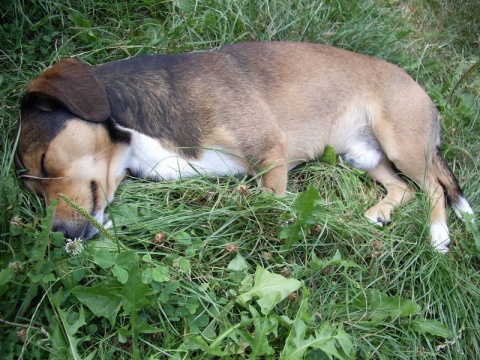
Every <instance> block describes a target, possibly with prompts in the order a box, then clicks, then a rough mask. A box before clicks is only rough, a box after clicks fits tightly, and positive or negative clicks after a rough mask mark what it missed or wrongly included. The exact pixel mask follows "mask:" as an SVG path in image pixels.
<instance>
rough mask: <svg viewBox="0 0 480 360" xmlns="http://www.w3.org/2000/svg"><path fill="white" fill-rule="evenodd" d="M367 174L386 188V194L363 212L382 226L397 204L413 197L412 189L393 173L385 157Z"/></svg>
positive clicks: (387, 220)
mask: <svg viewBox="0 0 480 360" xmlns="http://www.w3.org/2000/svg"><path fill="white" fill-rule="evenodd" d="M368 174H369V175H370V176H371V177H372V179H373V180H375V181H378V182H379V183H381V184H382V185H383V186H384V187H385V189H386V190H387V195H386V196H385V197H384V198H383V199H382V200H381V201H380V202H379V203H378V204H376V205H375V206H373V207H372V208H370V209H369V210H368V211H367V212H366V213H365V216H366V217H367V218H368V219H370V220H371V221H373V222H374V223H375V224H377V225H380V226H382V225H385V224H386V223H388V222H389V221H390V219H391V213H392V211H393V210H394V209H395V208H396V207H397V206H398V205H400V204H401V203H406V202H407V201H409V200H411V199H412V198H413V194H414V190H413V189H412V188H411V187H410V186H409V185H408V184H407V182H406V181H405V180H403V179H402V178H401V177H399V176H398V175H397V174H396V173H395V171H394V169H393V167H392V165H391V163H390V162H389V161H388V160H387V159H385V158H383V159H382V160H381V161H380V162H379V163H378V165H377V166H376V167H374V168H373V169H370V170H368Z"/></svg>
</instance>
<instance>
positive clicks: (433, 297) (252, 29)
mask: <svg viewBox="0 0 480 360" xmlns="http://www.w3.org/2000/svg"><path fill="white" fill-rule="evenodd" d="M477 7H478V3H477V1H476V0H464V1H457V2H453V1H451V2H445V1H439V0H429V1H417V0H408V1H386V0H385V1H361V2H360V1H348V0H347V1H339V0H337V1H334V0H326V1H313V0H298V1H275V0H260V1H253V0H208V1H194V0H179V1H156V0H132V1H114V0H100V1H93V0H88V1H75V0H66V1H53V0H36V1H30V2H27V1H20V0H19V1H15V2H3V3H2V4H1V5H0V16H1V17H2V25H1V27H0V44H1V47H0V119H1V127H2V132H1V134H0V161H1V167H0V172H1V178H0V181H1V187H0V300H1V301H0V358H2V359H14V358H15V359H16V358H24V359H46V358H51V359H57V358H58V359H66V358H68V359H70V358H74V359H80V358H86V359H112V358H115V359H117V358H120V359H131V358H142V359H169V358H175V359H219V358H222V359H223V358H225V359H249V358H250V359H254V358H259V359H279V358H282V359H297V358H298V359H300V358H306V359H326V358H329V357H330V358H331V357H332V356H333V357H337V358H342V359H348V358H352V357H354V358H358V359H437V358H439V359H474V358H477V357H478V354H479V353H480V305H479V304H480V288H479V283H480V273H479V270H480V262H479V257H478V256H479V252H478V249H477V248H476V247H475V241H480V239H479V236H478V232H477V233H476V232H475V231H476V229H475V228H472V227H466V226H465V224H463V223H462V222H461V221H459V220H457V219H455V218H454V216H453V213H452V212H451V211H449V222H450V225H451V226H450V230H451V233H452V239H453V248H452V250H451V251H450V253H449V254H448V255H439V254H437V253H435V252H434V251H433V250H432V248H431V246H430V245H429V233H428V225H427V224H428V218H429V214H428V211H429V209H428V204H427V201H426V199H425V197H424V196H423V195H422V194H418V196H417V197H416V199H415V200H414V201H412V202H410V203H408V204H406V205H404V206H402V207H401V208H399V209H398V210H397V211H396V212H395V214H394V217H393V222H392V224H390V225H389V226H387V227H386V228H382V229H379V228H376V227H374V226H372V225H370V224H368V223H367V222H366V221H365V219H364V218H363V215H362V214H363V212H364V211H365V210H366V209H367V208H368V207H369V206H371V205H373V204H374V203H375V201H377V200H378V198H379V197H380V196H381V195H382V190H381V189H379V188H378V187H377V186H375V184H373V182H372V181H371V180H370V179H368V177H367V176H366V175H365V174H364V173H362V172H359V171H356V170H354V169H351V168H350V167H348V166H346V165H345V164H343V163H342V162H341V161H340V160H338V161H337V163H336V164H330V165H329V164H327V163H324V162H322V161H318V162H311V163H309V164H306V165H304V166H301V167H299V168H297V169H295V170H294V171H293V172H292V174H291V177H290V180H289V187H288V194H287V195H285V196H283V197H277V196H273V195H272V194H266V193H262V192H260V191H258V190H257V189H256V187H255V184H254V181H252V180H250V179H237V178H228V177H226V178H220V179H216V178H203V177H198V178H193V179H184V180H181V181H175V182H168V183H152V182H145V181H140V180H135V179H129V180H127V181H125V182H124V183H123V184H122V185H121V187H120V189H119V191H118V193H117V198H116V201H115V202H114V203H113V204H112V205H111V206H110V208H109V209H108V212H109V214H110V216H111V217H112V219H113V220H114V222H115V228H114V229H109V230H108V231H109V232H110V235H109V236H107V235H101V236H98V237H96V238H95V239H93V240H91V241H89V242H87V243H86V244H84V249H83V251H81V253H80V254H78V255H73V254H71V253H67V252H66V251H65V249H64V244H65V239H64V238H63V236H61V235H60V234H50V231H49V224H50V222H51V211H52V209H51V208H50V209H45V207H44V205H43V203H42V201H41V199H38V198H37V197H36V196H34V195H32V194H30V193H27V192H26V191H25V190H24V189H23V188H22V186H21V184H20V182H19V181H18V178H17V177H16V174H15V171H14V168H13V148H14V145H15V142H16V133H15V126H16V124H17V121H18V107H19V101H20V98H21V95H22V91H23V90H24V88H25V85H26V84H27V82H28V81H29V80H30V79H32V78H33V77H34V76H36V75H37V74H38V73H39V72H41V71H42V70H44V69H45V68H47V67H48V66H50V65H51V64H53V63H54V62H56V61H58V60H59V59H61V58H63V57H67V56H73V55H75V56H79V57H80V58H82V59H84V60H86V61H87V62H89V63H90V64H92V65H93V64H99V63H102V62H106V61H112V60H116V59H121V58H125V57H129V56H135V55H140V54H155V53H179V52H183V51H191V50H202V49H207V48H213V47H217V46H220V45H224V44H230V43H234V42H244V41H278V40H285V41H311V42H318V43H326V44H330V45H335V46H339V47H342V48H345V49H349V50H353V51H357V52H360V53H363V54H368V55H372V56H376V57H379V58H382V59H385V60H388V61H391V62H393V63H396V64H397V65H399V66H400V67H402V68H404V69H405V70H406V71H407V72H408V73H409V74H411V75H412V76H413V77H414V78H415V79H416V80H418V81H419V83H420V84H421V85H422V86H424V87H425V89H426V90H427V92H428V93H429V94H430V95H431V96H432V98H433V99H434V101H435V102H436V103H437V105H438V107H439V109H440V110H441V112H442V115H443V118H444V120H443V122H442V130H443V139H444V144H443V147H442V151H443V153H444V154H445V157H446V159H447V161H448V163H449V164H450V165H451V166H452V168H453V170H454V172H455V173H456V174H457V176H458V178H459V180H460V182H461V184H462V186H463V188H464V192H465V194H466V196H467V198H468V199H469V201H470V203H471V204H472V206H473V208H474V210H476V212H478V211H479V210H480V208H479V204H480V191H479V188H480V181H479V177H478V165H477V164H478V163H479V162H480V150H479V149H480V146H479V140H478V138H479V136H478V135H479V111H480V110H479V109H480V107H479V104H480V90H479V89H480V75H479V73H478V61H479V58H480V51H479V48H480V46H479V45H480V44H479V37H478V34H479V33H480V31H479V24H480V19H479V15H478V9H477ZM469 69H473V70H472V71H469ZM240 186H242V188H241V189H245V188H243V186H246V189H247V192H246V193H245V192H242V191H239V187H240ZM265 283H267V284H269V285H271V286H273V287H275V288H276V290H278V291H277V292H272V291H265V290H266V289H265V288H264V285H265ZM291 293H292V294H293V295H292V294H291ZM272 294H273V295H275V294H276V295H277V297H276V298H275V297H274V296H273V297H272V296H269V295H272ZM257 300H259V301H257ZM300 349H303V350H305V351H304V352H302V351H300Z"/></svg>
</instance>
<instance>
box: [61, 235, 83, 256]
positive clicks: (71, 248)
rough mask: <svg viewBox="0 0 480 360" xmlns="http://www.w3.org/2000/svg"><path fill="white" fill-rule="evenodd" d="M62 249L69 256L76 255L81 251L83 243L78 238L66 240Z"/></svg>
mask: <svg viewBox="0 0 480 360" xmlns="http://www.w3.org/2000/svg"><path fill="white" fill-rule="evenodd" d="M64 249H65V252H67V253H69V254H73V255H78V254H80V253H81V252H82V250H83V241H82V239H80V238H75V239H73V240H72V239H67V242H66V243H65V247H64Z"/></svg>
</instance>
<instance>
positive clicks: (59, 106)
mask: <svg viewBox="0 0 480 360" xmlns="http://www.w3.org/2000/svg"><path fill="white" fill-rule="evenodd" d="M110 114H111V111H110V102H109V99H108V94H107V91H106V89H105V86H104V85H103V83H102V82H101V81H100V80H99V79H98V78H97V77H96V76H95V74H94V73H93V72H92V70H91V68H90V67H89V66H88V65H86V64H84V63H82V62H81V61H80V60H78V59H74V58H70V59H65V60H62V61H61V62H59V63H57V64H56V65H54V66H53V67H52V68H50V69H48V70H46V71H45V72H43V73H42V74H41V75H40V76H39V77H37V78H36V79H34V80H32V81H31V82H30V84H29V85H28V87H27V91H26V94H25V96H24V98H23V100H22V104H21V120H20V128H19V131H20V134H19V141H18V147H17V153H16V159H17V167H18V168H20V169H21V170H23V171H22V172H21V175H20V176H21V178H22V180H24V182H25V184H26V186H27V187H28V188H29V189H31V190H32V191H35V192H36V193H37V194H39V195H41V196H43V197H44V198H45V200H46V202H47V204H48V203H50V202H51V201H52V200H58V204H57V206H56V208H55V213H54V219H53V226H52V230H53V231H60V232H62V233H64V234H65V236H66V237H67V238H83V239H89V238H91V237H92V236H93V235H95V234H96V233H97V229H96V228H95V227H94V226H93V225H92V224H91V223H90V222H89V221H88V220H87V219H86V218H85V217H84V216H83V215H81V214H80V213H78V212H77V211H76V210H74V209H73V208H72V207H71V206H69V205H68V204H67V203H66V202H65V201H64V200H62V199H61V198H60V197H59V194H64V195H65V196H66V197H68V198H69V199H71V200H72V201H73V202H75V203H76V204H78V205H79V206H80V207H82V208H83V209H84V210H85V211H87V212H88V213H90V214H91V215H92V216H93V217H94V218H95V219H96V220H97V221H98V222H100V223H103V222H104V211H105V208H106V206H107V203H108V202H109V201H111V200H112V199H113V196H114V193H115V190H116V188H117V187H118V184H119V182H120V181H121V179H122V178H123V176H124V167H123V164H122V156H121V154H122V153H123V151H125V148H126V146H127V143H128V141H129V135H128V133H121V130H119V129H118V128H116V127H115V126H114V124H113V120H112V119H111V118H110Z"/></svg>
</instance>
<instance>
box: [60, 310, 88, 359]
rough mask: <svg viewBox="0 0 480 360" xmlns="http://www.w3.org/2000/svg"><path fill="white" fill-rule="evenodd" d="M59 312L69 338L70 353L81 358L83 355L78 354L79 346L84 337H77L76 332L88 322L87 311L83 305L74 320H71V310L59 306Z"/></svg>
mask: <svg viewBox="0 0 480 360" xmlns="http://www.w3.org/2000/svg"><path fill="white" fill-rule="evenodd" d="M57 313H58V315H59V317H60V320H61V323H62V325H63V330H64V334H65V336H66V338H67V342H68V347H69V350H70V354H71V355H72V358H73V359H75V360H77V359H78V360H80V359H81V356H80V355H79V354H78V350H77V347H78V345H79V344H80V343H81V342H82V341H83V338H82V337H75V334H76V333H77V331H78V329H80V328H81V327H82V326H84V325H85V324H86V322H85V311H84V309H83V307H82V308H80V312H79V313H78V316H77V319H76V320H74V321H73V322H70V321H69V315H70V313H69V312H67V311H65V310H62V309H60V308H57Z"/></svg>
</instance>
